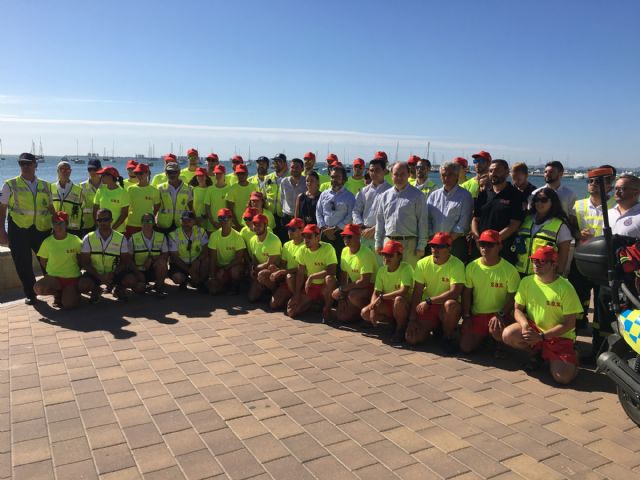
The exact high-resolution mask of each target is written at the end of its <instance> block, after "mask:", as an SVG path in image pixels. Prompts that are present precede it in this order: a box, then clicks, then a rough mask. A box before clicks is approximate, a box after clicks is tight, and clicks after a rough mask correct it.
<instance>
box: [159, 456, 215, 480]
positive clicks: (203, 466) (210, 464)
mask: <svg viewBox="0 0 640 480" xmlns="http://www.w3.org/2000/svg"><path fill="white" fill-rule="evenodd" d="M176 460H177V461H178V464H179V465H180V466H181V467H182V469H183V470H184V472H185V474H186V476H187V478H189V479H190V480H199V479H201V478H211V477H213V476H215V475H220V474H222V473H223V470H222V468H221V467H220V464H219V463H218V462H217V461H216V459H215V458H214V456H213V455H211V453H210V452H209V451H208V450H206V449H205V450H198V451H195V452H189V453H186V454H184V455H179V456H178V457H177V458H176ZM167 478H168V479H173V478H177V477H167Z"/></svg>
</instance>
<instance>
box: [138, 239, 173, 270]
mask: <svg viewBox="0 0 640 480" xmlns="http://www.w3.org/2000/svg"><path fill="white" fill-rule="evenodd" d="M145 238H146V237H144V234H143V233H142V232H136V233H134V234H133V235H132V236H131V241H132V243H133V261H134V262H135V264H136V267H138V268H139V269H142V267H143V266H144V262H146V261H147V259H148V258H154V259H155V258H157V257H159V256H160V255H161V254H162V243H163V242H164V238H165V237H164V235H163V234H161V233H158V232H153V236H152V237H151V244H150V247H151V248H149V247H148V246H147V242H146V241H145Z"/></svg>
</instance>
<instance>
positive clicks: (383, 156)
mask: <svg viewBox="0 0 640 480" xmlns="http://www.w3.org/2000/svg"><path fill="white" fill-rule="evenodd" d="M373 158H375V159H378V158H381V159H382V160H388V158H387V154H386V152H383V151H382V150H380V151H377V152H376V154H375V156H374V157H373Z"/></svg>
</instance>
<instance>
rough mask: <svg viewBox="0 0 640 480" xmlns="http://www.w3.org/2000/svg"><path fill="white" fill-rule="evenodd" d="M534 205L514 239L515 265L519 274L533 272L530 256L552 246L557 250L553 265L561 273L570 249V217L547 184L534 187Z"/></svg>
mask: <svg viewBox="0 0 640 480" xmlns="http://www.w3.org/2000/svg"><path fill="white" fill-rule="evenodd" d="M532 202H533V206H532V207H531V209H530V210H529V212H528V215H527V217H526V218H525V219H524V222H522V225H521V226H520V229H519V230H518V236H517V237H516V239H515V242H514V249H515V253H516V255H517V261H516V265H515V266H516V268H517V269H518V272H520V274H521V275H523V276H524V275H531V274H532V273H533V267H534V265H533V263H532V262H531V260H530V259H531V258H532V257H531V255H532V254H533V253H534V252H536V251H537V250H538V248H540V247H543V246H547V245H549V246H552V247H553V248H555V249H557V250H558V258H557V259H556V262H555V263H556V264H557V265H558V267H559V268H560V270H558V273H559V274H560V275H562V274H563V273H564V271H565V268H566V266H567V260H568V258H569V248H570V246H571V240H573V235H572V233H571V229H570V227H569V218H568V217H567V214H566V213H565V211H564V209H563V208H562V204H561V203H560V199H559V198H558V195H557V194H556V192H555V190H553V189H552V188H549V187H544V188H542V189H538V190H536V192H535V193H534V194H533V199H532Z"/></svg>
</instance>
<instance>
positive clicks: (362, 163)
mask: <svg viewBox="0 0 640 480" xmlns="http://www.w3.org/2000/svg"><path fill="white" fill-rule="evenodd" d="M356 165H360V166H361V167H364V160H363V159H361V158H360V157H358V158H356V159H354V160H353V166H354V167H355V166H356Z"/></svg>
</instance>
